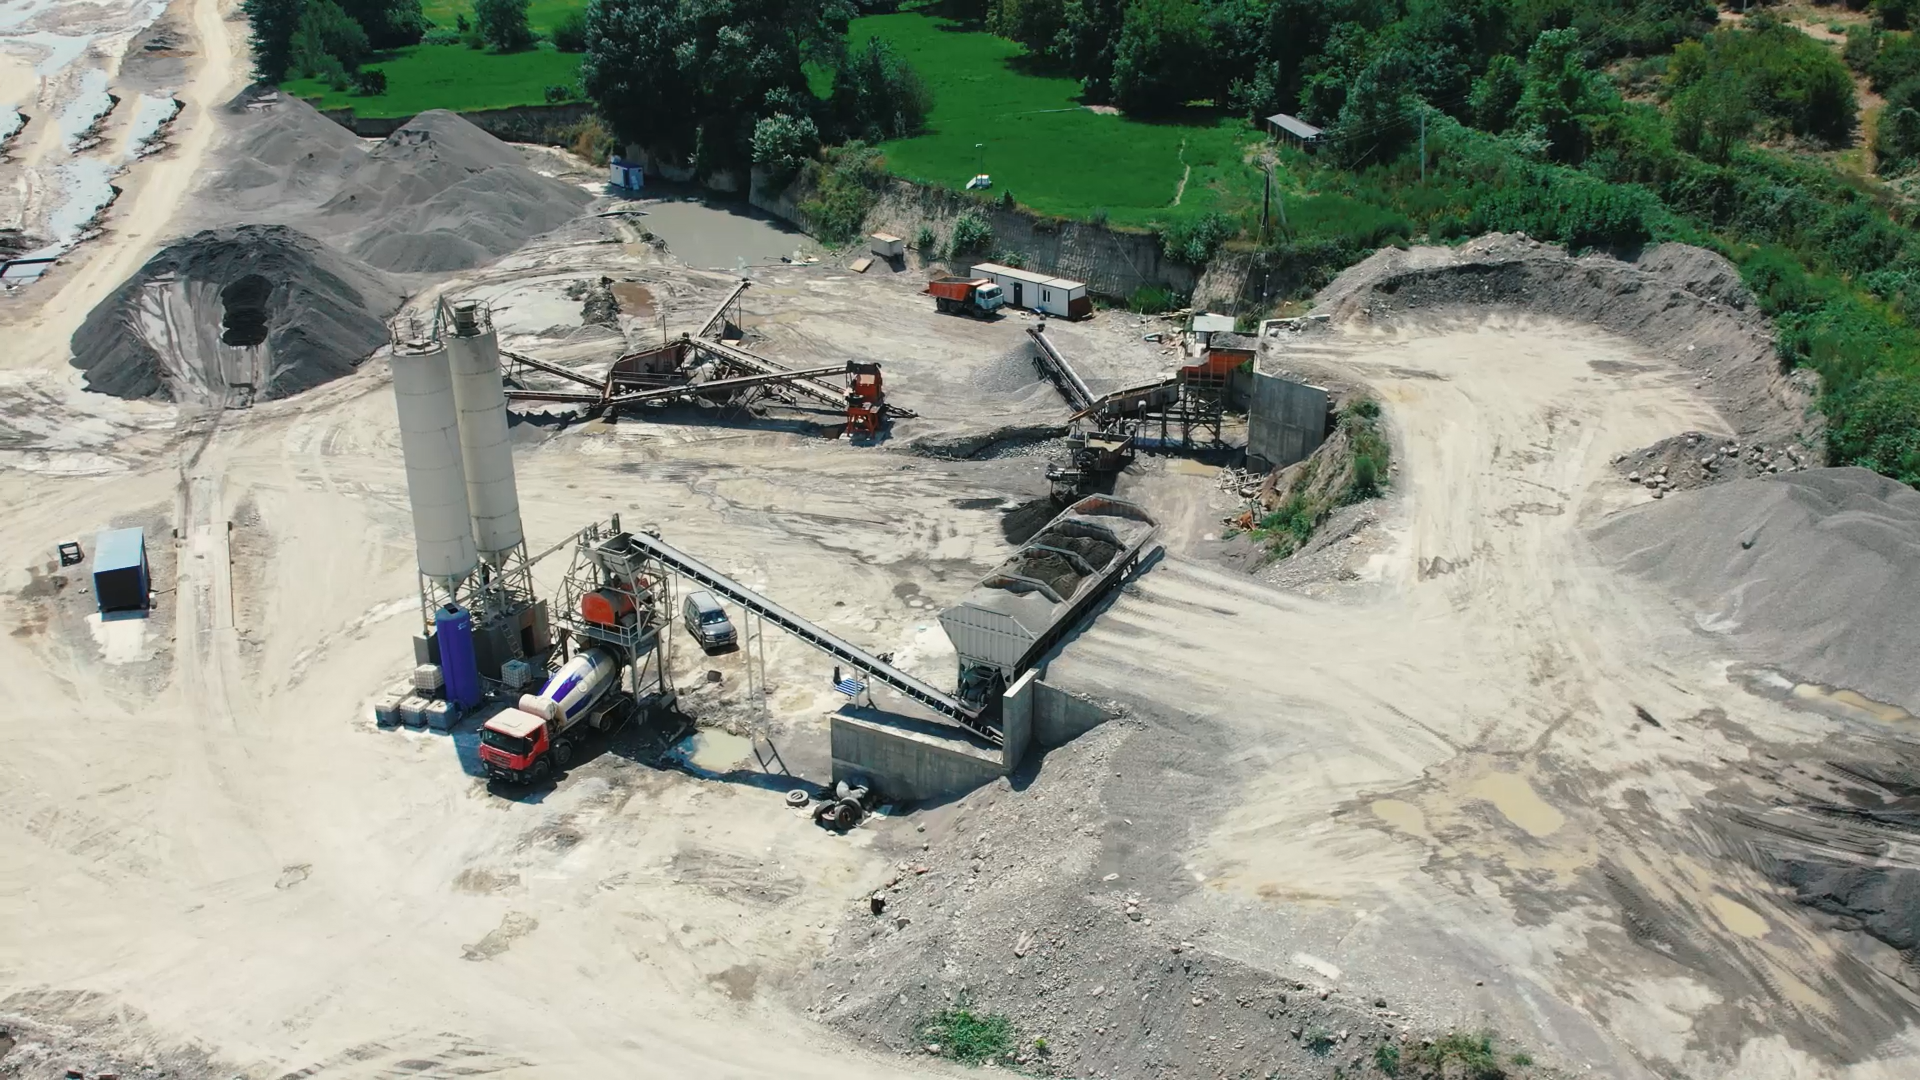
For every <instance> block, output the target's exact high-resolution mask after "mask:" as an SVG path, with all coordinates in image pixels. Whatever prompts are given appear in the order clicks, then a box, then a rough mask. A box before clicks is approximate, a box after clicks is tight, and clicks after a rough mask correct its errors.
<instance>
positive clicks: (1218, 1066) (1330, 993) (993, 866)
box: [796, 720, 1536, 1080]
mask: <svg viewBox="0 0 1920 1080" xmlns="http://www.w3.org/2000/svg"><path fill="white" fill-rule="evenodd" d="M1151 724H1152V722H1151V721H1149V722H1147V723H1146V724H1144V725H1143V723H1142V722H1140V721H1134V720H1119V721H1112V722H1109V723H1107V724H1105V725H1104V726H1102V727H1099V728H1096V729H1095V730H1094V731H1092V732H1090V733H1088V734H1086V735H1083V736H1081V737H1080V738H1079V739H1076V740H1075V741H1073V742H1072V743H1069V744H1068V745H1066V746H1064V747H1061V748H1059V749H1057V750H1054V751H1052V752H1051V753H1050V754H1049V755H1048V757H1047V761H1046V767H1045V768H1044V769H1041V770H1039V771H1038V772H1037V774H1031V775H1029V774H1022V776H1021V777H1020V778H1019V781H1018V782H1019V786H1020V790H1018V791H1015V790H1014V787H1015V784H1013V783H1009V781H1007V780H1004V779H1003V780H999V781H996V782H995V783H993V784H991V785H989V786H987V787H985V788H981V789H979V790H977V791H974V792H972V793H971V794H968V795H967V796H965V797H963V798H961V799H959V800H957V801H956V802H954V803H953V804H950V805H948V806H946V807H943V808H942V809H941V810H940V811H939V812H936V813H931V814H929V813H922V814H916V815H915V816H914V818H912V819H879V820H877V821H876V822H874V823H873V824H871V825H869V826H866V827H867V828H871V829H874V830H875V831H877V832H879V833H880V835H878V836H876V837H875V842H876V845H877V846H878V847H879V848H880V849H881V850H887V851H890V852H892V853H893V854H895V855H896V856H897V858H898V861H897V862H896V863H895V869H894V871H893V872H892V873H891V874H889V875H888V877H887V878H886V879H884V880H883V881H882V882H880V883H879V889H878V891H877V893H875V894H873V895H872V896H860V897H857V898H850V902H849V904H848V910H847V914H846V915H845V917H844V921H843V922H842V924H841V925H840V927H839V929H838V930H837V932H836V934H835V937H834V940H833V943H832V945H831V947H830V948H829V949H828V951H827V956H826V957H825V958H824V959H822V960H821V961H819V962H817V963H816V965H815V967H814V968H813V970H812V972H811V973H810V974H809V975H808V976H807V977H806V979H805V980H804V981H803V982H802V983H801V985H799V986H798V987H796V992H797V994H798V995H799V996H800V998H801V1003H802V1005H803V1007H804V1008H806V1010H807V1011H808V1012H809V1013H811V1014H813V1015H814V1016H816V1017H818V1018H820V1019H822V1020H824V1021H825V1022H827V1023H829V1024H832V1025H834V1026H835V1027H839V1028H841V1029H843V1030H846V1031H849V1032H851V1033H853V1034H854V1035H856V1036H858V1037H860V1038H862V1039H864V1040H868V1041H871V1042H874V1043H878V1044H880V1045H884V1046H886V1047H889V1048H891V1049H893V1050H896V1051H898V1052H900V1053H905V1054H913V1055H919V1056H922V1057H926V1056H936V1055H938V1054H940V1053H942V1052H943V1050H944V1049H945V1048H943V1047H940V1046H939V1044H938V1043H930V1042H929V1041H928V1039H927V1036H926V1034H925V1033H924V1031H923V1029H922V1023H923V1021H925V1020H926V1019H928V1018H929V1017H931V1016H934V1015H935V1014H938V1013H940V1012H941V1011H942V1010H945V1009H949V1008H953V1007H957V1006H962V1005H964V1006H965V1007H967V1008H969V1009H971V1010H973V1011H974V1012H976V1013H978V1014H983V1015H992V1014H999V1015H1004V1016H1006V1017H1008V1018H1009V1019H1010V1020H1011V1021H1012V1024H1013V1027H1014V1030H1015V1037H1014V1042H1013V1045H1012V1047H1011V1056H1012V1060H1011V1061H996V1062H995V1064H999V1065H1010V1066H1012V1067H1014V1068H1015V1069H1017V1070H1019V1071H1021V1072H1025V1073H1028V1074H1030V1075H1039V1076H1075V1077H1092V1076H1111V1077H1144V1076H1162V1077H1214V1076H1229V1077H1241V1076H1245V1077H1269V1076H1285V1077H1295V1076H1298V1077H1308V1076H1312V1077H1326V1076H1331V1075H1336V1071H1335V1070H1340V1071H1341V1072H1344V1073H1345V1074H1346V1075H1351V1076H1360V1075H1369V1076H1374V1075H1379V1073H1378V1072H1377V1071H1372V1070H1373V1062H1374V1054H1375V1051H1376V1048H1377V1047H1379V1046H1382V1045H1386V1046H1391V1047H1394V1048H1395V1049H1396V1050H1398V1051H1399V1052H1400V1053H1401V1055H1402V1056H1403V1057H1411V1056H1412V1055H1413V1054H1414V1053H1416V1052H1417V1051H1418V1050H1419V1048H1420V1047H1422V1046H1423V1045H1425V1044H1426V1043H1427V1042H1428V1041H1430V1040H1431V1039H1432V1038H1433V1037H1435V1035H1436V1034H1438V1031H1437V1025H1436V1024H1435V1023H1434V1022H1433V1021H1432V1020H1431V1019H1430V1018H1427V1017H1424V1016H1416V1015H1409V1014H1408V1013H1407V1012H1406V1011H1404V1010H1405V1009H1406V1006H1405V1005H1403V1004H1399V1003H1396V1002H1391V1001H1389V1000H1388V999H1387V998H1386V997H1384V996H1382V995H1381V992H1378V991H1361V990H1359V989H1358V988H1354V987H1350V986H1343V987H1336V986H1333V985H1329V984H1325V983H1320V982H1309V981H1302V980H1300V979H1297V978H1290V977H1287V976H1284V975H1278V974H1275V973H1273V972H1269V971H1263V970H1260V969H1258V968H1256V967H1253V966H1251V965H1248V964H1246V963H1243V962H1240V961H1238V960H1235V959H1233V958H1232V957H1231V955H1230V954H1231V953H1233V952H1235V951H1236V950H1237V949H1238V944H1237V943H1236V942H1234V941H1232V940H1230V938H1228V937H1226V936H1224V935H1220V934H1216V933H1214V932H1213V931H1212V930H1211V929H1210V928H1209V927H1207V926H1206V925H1205V924H1204V923H1201V922H1197V921H1196V920H1195V919H1194V917H1193V916H1192V915H1191V913H1190V912H1188V911H1186V910H1184V908H1185V905H1183V903H1182V901H1183V900H1184V899H1185V898H1186V894H1187V893H1190V892H1191V891H1193V890H1195V889H1197V888H1199V886H1198V885H1196V884H1195V883H1194V881H1193V878H1192V877H1191V875H1188V874H1186V873H1184V872H1183V871H1181V869H1180V867H1179V864H1178V861H1177V857H1175V856H1174V855H1173V852H1174V850H1175V849H1176V848H1177V847H1178V846H1179V845H1180V843H1181V842H1182V838H1183V837H1184V836H1185V835H1186V833H1187V830H1188V829H1189V828H1191V827H1192V825H1193V821H1192V820H1191V819H1190V818H1189V817H1187V816H1185V814H1186V811H1187V810H1188V809H1190V808H1191V805H1192V804H1191V803H1190V802H1189V801H1188V800H1189V797H1190V796H1191V797H1194V798H1197V799H1199V800H1201V801H1210V800H1213V799H1215V798H1217V796H1218V792H1217V790H1216V788H1217V786H1218V777H1217V775H1214V774H1212V773H1209V774H1208V775H1204V776H1202V775H1197V774H1189V773H1187V772H1186V771H1184V770H1182V769H1178V768H1167V767H1165V758H1164V755H1165V753H1166V749H1167V748H1166V746H1165V745H1164V744H1163V743H1162V741H1161V739H1160V737H1159V733H1158V732H1156V731H1155V730H1154V729H1153V727H1152V726H1151ZM1154 761H1158V762H1160V767H1158V768H1155V767H1153V766H1152V765H1150V764H1149V763H1150V762H1154ZM1123 773H1124V774H1126V775H1125V777H1124V778H1123V776H1122V774H1123ZM1141 778H1146V781H1149V782H1150V784H1149V783H1148V782H1143V781H1142V779H1141ZM1202 816H1204V815H1202ZM911 822H918V823H919V824H911ZM874 896H877V897H878V904H877V905H876V903H875V902H874V898H873V897H874ZM876 906H877V907H878V909H879V910H878V911H876V910H875V908H876ZM1404 1075H1422V1074H1421V1073H1418V1072H1415V1071H1413V1070H1408V1071H1407V1072H1406V1073H1405V1074H1404ZM1506 1075H1507V1076H1509V1077H1511V1078H1513V1080H1525V1078H1527V1077H1530V1076H1533V1075H1536V1073H1535V1071H1534V1070H1532V1069H1530V1068H1521V1067H1518V1066H1516V1067H1514V1068H1512V1069H1511V1070H1509V1071H1508V1072H1507V1074H1506Z"/></svg>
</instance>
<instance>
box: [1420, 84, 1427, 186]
mask: <svg viewBox="0 0 1920 1080" xmlns="http://www.w3.org/2000/svg"><path fill="white" fill-rule="evenodd" d="M1420 182H1421V183H1422V184H1425V183H1426V182H1427V103H1426V102H1424V101H1423V102H1421V103H1420Z"/></svg>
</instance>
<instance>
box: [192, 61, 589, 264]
mask: <svg viewBox="0 0 1920 1080" xmlns="http://www.w3.org/2000/svg"><path fill="white" fill-rule="evenodd" d="M227 110H228V112H229V113H231V114H233V115H234V116H236V117H237V118H238V119H236V120H235V121H234V123H233V124H232V128H233V130H234V132H235V134H234V135H233V137H232V138H231V140H230V141H229V143H228V144H227V146H226V147H225V148H224V149H223V152H222V154H221V155H220V157H221V164H220V166H219V168H218V169H217V171H215V172H214V173H213V174H212V175H211V176H209V178H208V180H207V185H208V188H209V190H210V191H211V192H213V193H214V194H215V196H216V198H217V200H218V201H219V203H220V204H221V206H222V207H223V209H225V210H227V211H229V212H230V213H238V214H239V215H241V216H244V217H251V218H256V219H259V220H268V221H275V222H279V223H281V224H287V225H293V226H295V227H297V228H301V229H304V230H305V231H307V232H309V233H312V234H313V235H315V236H322V237H325V238H326V239H327V240H328V242H329V243H332V244H334V245H335V246H337V247H339V248H340V249H342V250H343V251H346V252H348V253H349V254H352V255H354V256H356V257H358V258H360V259H363V260H365V261H366V262H367V263H368V264H369V265H372V266H374V267H377V268H379V269H381V270H386V271H390V272H394V273H442V272H446V271H453V270H465V269H470V268H472V267H475V266H480V265H482V264H484V263H488V262H491V261H493V260H494V259H497V258H499V257H500V256H502V255H505V254H507V253H508V252H510V251H514V250H516V249H518V248H519V247H521V246H522V245H523V244H525V243H526V242H527V241H528V240H530V239H532V238H533V237H535V236H538V235H540V234H542V233H546V232H549V231H552V230H553V229H556V228H558V227H560V226H561V225H563V224H565V223H567V222H569V221H571V220H573V219H574V218H575V217H576V216H578V215H579V213H580V211H581V209H582V208H584V207H585V206H586V205H587V204H588V203H590V202H592V201H593V196H592V195H590V194H588V193H587V192H586V191H585V190H583V189H581V188H579V187H576V186H575V185H573V184H569V183H567V182H566V181H563V180H556V179H553V178H552V177H547V176H542V175H541V174H539V173H537V172H535V171H533V170H532V169H530V168H528V167H527V165H526V163H525V162H524V160H523V159H522V158H521V156H520V152H519V151H518V150H516V149H514V148H513V147H512V146H511V145H509V144H507V143H504V142H502V141H500V140H499V139H496V138H494V137H493V136H491V135H489V134H487V133H486V132H484V131H482V130H480V129H479V128H478V127H476V126H474V125H473V124H472V123H470V122H469V121H467V120H465V119H462V118H461V117H460V116H458V115H456V114H454V113H451V112H447V111H445V110H439V109H436V110H433V111H431V112H424V113H421V114H420V115H419V116H416V117H414V118H413V119H412V120H410V121H408V122H407V124H406V125H405V126H403V127H401V128H400V129H399V130H397V131H395V132H394V133H393V134H392V135H389V136H388V137H387V138H386V139H385V140H384V141H382V142H381V143H379V144H378V145H376V146H374V147H373V148H372V149H371V150H369V149H367V147H366V146H365V144H364V143H362V141H361V140H360V139H359V138H357V137H356V136H355V135H354V134H353V133H352V132H350V131H348V130H347V129H345V128H343V127H341V126H340V125H339V124H336V123H334V122H333V121H331V120H329V119H327V118H326V117H325V116H322V115H321V114H320V113H319V112H318V111H317V110H315V109H314V108H313V107H312V106H311V105H308V104H307V103H306V102H303V101H300V100H298V99H296V98H292V97H289V96H286V95H283V94H280V93H279V92H277V91H275V90H273V89H271V88H267V87H260V86H254V87H250V88H248V90H247V91H246V92H244V93H242V94H241V95H240V96H239V97H237V98H235V99H234V100H233V101H232V102H230V103H229V104H228V105H227Z"/></svg>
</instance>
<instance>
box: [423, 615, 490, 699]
mask: <svg viewBox="0 0 1920 1080" xmlns="http://www.w3.org/2000/svg"><path fill="white" fill-rule="evenodd" d="M433 636H434V637H435V638H436V639H438V640H439V642H440V676H441V678H443V679H445V680H446V687H447V691H446V692H447V700H448V701H450V702H452V703H453V704H455V705H458V706H460V707H461V708H462V709H471V708H473V707H474V706H475V705H478V704H480V665H479V664H478V663H477V662H476V661H475V660H474V655H473V614H472V613H471V612H469V611H468V610H467V609H466V608H463V607H461V606H459V605H458V604H447V605H445V606H444V607H442V608H440V609H439V610H438V611H435V612H434V613H433Z"/></svg>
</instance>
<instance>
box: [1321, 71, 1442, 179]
mask: <svg viewBox="0 0 1920 1080" xmlns="http://www.w3.org/2000/svg"><path fill="white" fill-rule="evenodd" d="M1412 66H1413V65H1412V63H1411V59H1410V58H1409V57H1408V56H1407V54H1406V53H1404V52H1401V51H1400V50H1399V49H1387V50H1384V51H1382V52H1381V53H1379V54H1378V55H1376V56H1375V57H1374V58H1373V59H1372V60H1371V61H1370V62H1369V63H1368V64H1367V66H1366V67H1365V68H1364V69H1362V70H1361V72H1360V74H1359V75H1357V76H1355V77H1354V80H1353V84H1352V85H1351V86H1350V87H1349V88H1348V91H1347V94H1346V99H1345V101H1344V102H1342V104H1341V106H1340V114H1339V116H1338V117H1337V118H1336V119H1335V121H1334V124H1333V129H1332V131H1331V132H1329V134H1330V136H1331V138H1332V150H1333V152H1334V154H1335V155H1336V156H1337V157H1338V158H1339V160H1341V161H1343V162H1345V163H1347V164H1348V165H1350V166H1357V165H1361V164H1364V163H1366V162H1369V161H1384V160H1388V159H1391V158H1393V157H1395V156H1397V155H1398V154H1399V152H1400V151H1401V150H1402V149H1403V148H1405V147H1406V146H1407V144H1408V143H1409V142H1410V141H1412V140H1413V138H1414V137H1415V135H1416V133H1417V132H1418V131H1419V111H1420V110H1421V109H1424V108H1425V107H1426V106H1425V105H1424V104H1422V103H1421V102H1419V101H1418V99H1416V98H1415V97H1414V95H1413V84H1412V79H1411V70H1412Z"/></svg>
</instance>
